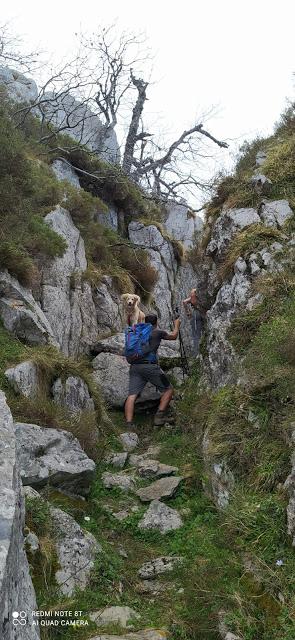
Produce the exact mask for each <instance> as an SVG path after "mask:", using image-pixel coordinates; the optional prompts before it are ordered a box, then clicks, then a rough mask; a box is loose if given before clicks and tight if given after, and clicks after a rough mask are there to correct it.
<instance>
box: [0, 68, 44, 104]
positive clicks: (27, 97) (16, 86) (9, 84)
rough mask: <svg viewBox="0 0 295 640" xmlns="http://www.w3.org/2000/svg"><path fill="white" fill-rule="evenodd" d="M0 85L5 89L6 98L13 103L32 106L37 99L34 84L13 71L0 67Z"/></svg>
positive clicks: (29, 79) (18, 72)
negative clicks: (23, 103)
mask: <svg viewBox="0 0 295 640" xmlns="http://www.w3.org/2000/svg"><path fill="white" fill-rule="evenodd" d="M0 85H3V86H4V87H5V89H6V91H7V94H8V97H9V98H10V99H11V100H14V102H19V103H22V102H25V103H29V104H30V103H31V104H33V103H34V102H35V101H36V100H37V98H38V89H37V85H36V82H34V80H32V79H31V78H27V77H26V76H24V75H23V74H22V73H20V71H16V70H15V69H10V68H9V67H0Z"/></svg>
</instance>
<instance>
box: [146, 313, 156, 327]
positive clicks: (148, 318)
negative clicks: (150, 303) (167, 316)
mask: <svg viewBox="0 0 295 640" xmlns="http://www.w3.org/2000/svg"><path fill="white" fill-rule="evenodd" d="M145 322H146V323H147V324H152V325H153V326H155V325H156V324H157V322H158V316H157V315H156V314H155V313H150V314H149V315H148V316H145Z"/></svg>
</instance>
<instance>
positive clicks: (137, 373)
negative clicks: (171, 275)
mask: <svg viewBox="0 0 295 640" xmlns="http://www.w3.org/2000/svg"><path fill="white" fill-rule="evenodd" d="M145 323H146V324H151V325H152V327H153V329H152V333H151V337H150V342H149V352H148V354H147V355H146V356H142V357H140V358H137V360H136V362H134V363H132V364H131V366H130V371H129V395H128V398H127V400H126V402H125V419H126V423H127V425H128V426H129V427H132V426H133V425H132V421H133V416H134V405H135V401H136V398H137V396H138V395H139V394H140V393H141V392H142V391H143V389H144V387H145V385H146V384H147V382H150V383H151V384H152V385H154V386H155V387H157V389H158V390H159V391H161V392H162V396H161V400H160V404H159V408H158V411H157V413H156V415H155V418H154V424H155V425H156V426H161V425H163V424H165V422H166V420H167V416H166V411H167V409H168V406H169V404H170V402H171V400H172V397H173V391H174V390H173V387H172V386H171V384H170V382H169V380H168V378H167V377H166V375H165V373H164V371H162V369H161V367H160V365H159V363H158V358H157V351H158V348H159V346H160V344H161V340H176V339H177V337H178V334H179V327H180V320H179V318H177V319H176V320H174V329H173V331H172V332H171V333H168V332H167V331H162V330H161V329H158V327H157V324H158V318H157V316H156V315H155V314H150V315H147V316H146V317H145ZM151 353H153V354H154V356H155V357H154V360H155V362H151V361H150V359H148V357H147V356H148V355H150V354H151Z"/></svg>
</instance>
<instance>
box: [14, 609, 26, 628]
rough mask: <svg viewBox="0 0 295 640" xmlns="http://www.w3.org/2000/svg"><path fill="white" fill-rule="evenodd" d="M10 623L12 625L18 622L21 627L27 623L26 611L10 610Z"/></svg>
mask: <svg viewBox="0 0 295 640" xmlns="http://www.w3.org/2000/svg"><path fill="white" fill-rule="evenodd" d="M12 624H14V626H16V625H18V624H20V625H21V626H22V627H23V626H24V625H26V624H27V613H26V611H13V612H12Z"/></svg>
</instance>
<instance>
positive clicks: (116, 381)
mask: <svg viewBox="0 0 295 640" xmlns="http://www.w3.org/2000/svg"><path fill="white" fill-rule="evenodd" d="M93 368H94V373H93V379H94V381H95V382H96V383H97V384H98V385H99V387H100V388H101V390H102V393H103V396H104V399H105V400H106V402H107V403H108V404H109V405H110V406H112V407H123V406H124V403H125V400H126V398H127V396H128V390H129V368H130V365H129V364H128V362H127V361H126V358H124V356H118V355H116V354H113V353H99V354H98V356H96V358H94V360H93ZM160 395H161V394H160V393H159V392H158V391H157V390H156V389H155V387H153V386H152V385H151V384H150V383H148V384H147V385H146V387H145V389H144V390H143V392H142V393H141V394H140V396H139V398H138V400H137V404H138V405H148V404H151V403H152V404H154V403H156V402H157V401H158V400H159V398H160Z"/></svg>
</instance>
